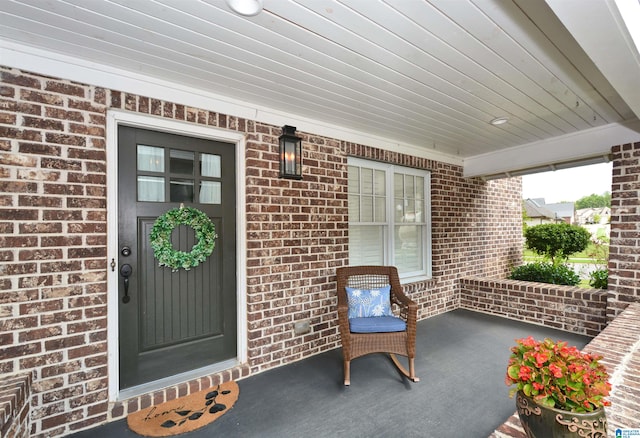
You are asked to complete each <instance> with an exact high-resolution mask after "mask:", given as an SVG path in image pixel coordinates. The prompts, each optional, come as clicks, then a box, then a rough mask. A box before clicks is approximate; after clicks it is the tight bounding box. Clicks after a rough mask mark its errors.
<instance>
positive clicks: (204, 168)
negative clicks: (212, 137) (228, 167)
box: [200, 154, 222, 178]
mask: <svg viewBox="0 0 640 438" xmlns="http://www.w3.org/2000/svg"><path fill="white" fill-rule="evenodd" d="M220 168H221V166H220V155H211V154H201V155H200V175H201V176H208V177H211V178H220V176H221V174H222V172H221V171H220Z"/></svg>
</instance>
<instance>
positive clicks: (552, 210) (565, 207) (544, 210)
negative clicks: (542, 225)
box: [524, 198, 575, 222]
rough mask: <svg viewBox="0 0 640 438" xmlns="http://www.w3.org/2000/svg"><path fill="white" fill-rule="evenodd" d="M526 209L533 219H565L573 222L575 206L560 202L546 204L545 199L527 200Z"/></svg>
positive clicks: (525, 202) (570, 203)
mask: <svg viewBox="0 0 640 438" xmlns="http://www.w3.org/2000/svg"><path fill="white" fill-rule="evenodd" d="M524 208H525V211H526V213H527V216H528V217H530V218H532V219H538V218H542V219H552V220H557V219H563V220H567V219H568V220H569V221H570V222H573V216H574V210H575V204H574V203H573V202H558V203H554V204H546V203H545V202H544V198H535V199H526V200H525V201H524Z"/></svg>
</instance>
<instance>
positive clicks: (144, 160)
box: [138, 144, 164, 172]
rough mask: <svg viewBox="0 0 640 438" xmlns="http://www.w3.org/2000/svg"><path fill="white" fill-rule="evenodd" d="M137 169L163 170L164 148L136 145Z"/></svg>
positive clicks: (148, 170)
mask: <svg viewBox="0 0 640 438" xmlns="http://www.w3.org/2000/svg"><path fill="white" fill-rule="evenodd" d="M138 170H140V171H143V172H164V148H157V147H154V146H145V145H141V144H139V145H138Z"/></svg>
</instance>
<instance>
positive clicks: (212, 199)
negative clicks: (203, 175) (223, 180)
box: [199, 181, 222, 204]
mask: <svg viewBox="0 0 640 438" xmlns="http://www.w3.org/2000/svg"><path fill="white" fill-rule="evenodd" d="M199 201H200V203H201V204H221V203H222V184H220V183H219V182H218V181H202V182H201V183H200V199H199Z"/></svg>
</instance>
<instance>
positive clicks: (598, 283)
mask: <svg viewBox="0 0 640 438" xmlns="http://www.w3.org/2000/svg"><path fill="white" fill-rule="evenodd" d="M589 277H591V280H589V286H591V287H593V288H595V289H606V288H607V287H608V285H609V270H608V269H596V270H595V271H593V272H592V273H591V274H589Z"/></svg>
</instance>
